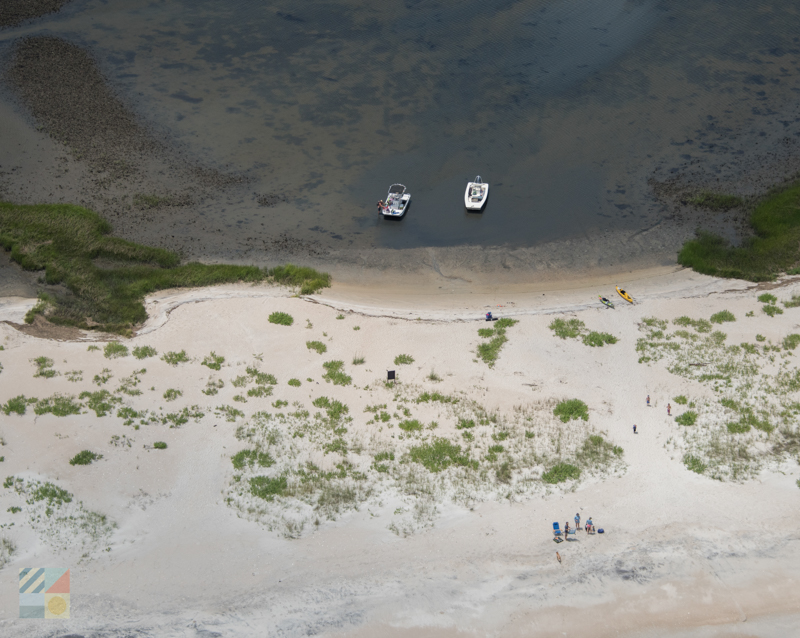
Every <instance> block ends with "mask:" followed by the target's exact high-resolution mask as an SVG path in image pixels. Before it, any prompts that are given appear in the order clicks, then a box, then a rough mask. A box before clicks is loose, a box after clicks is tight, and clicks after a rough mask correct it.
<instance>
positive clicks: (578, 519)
mask: <svg viewBox="0 0 800 638" xmlns="http://www.w3.org/2000/svg"><path fill="white" fill-rule="evenodd" d="M580 528H581V515H580V512H579V513H577V514H575V531H576V532H577V531H578V530H579V529H580Z"/></svg>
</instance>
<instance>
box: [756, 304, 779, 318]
mask: <svg viewBox="0 0 800 638" xmlns="http://www.w3.org/2000/svg"><path fill="white" fill-rule="evenodd" d="M761 310H763V311H764V312H765V313H766V314H768V315H769V316H770V317H774V316H775V315H782V314H783V310H781V309H780V308H779V307H778V306H762V307H761Z"/></svg>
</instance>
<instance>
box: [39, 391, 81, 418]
mask: <svg viewBox="0 0 800 638" xmlns="http://www.w3.org/2000/svg"><path fill="white" fill-rule="evenodd" d="M74 398H75V397H72V396H69V395H62V394H55V395H53V396H52V397H50V398H48V399H40V400H39V401H37V402H36V407H35V408H34V409H33V411H34V412H35V413H36V414H38V415H42V414H48V413H50V414H53V416H69V415H71V414H80V413H81V404H80V403H75V401H74V400H73V399H74Z"/></svg>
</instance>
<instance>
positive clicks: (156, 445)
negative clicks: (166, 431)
mask: <svg viewBox="0 0 800 638" xmlns="http://www.w3.org/2000/svg"><path fill="white" fill-rule="evenodd" d="M153 447H154V448H155V449H157V450H166V449H167V444H166V443H164V441H156V442H155V443H153Z"/></svg>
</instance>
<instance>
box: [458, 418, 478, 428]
mask: <svg viewBox="0 0 800 638" xmlns="http://www.w3.org/2000/svg"><path fill="white" fill-rule="evenodd" d="M474 427H475V421H473V420H472V419H459V420H458V423H456V428H457V429H459V430H468V429H470V428H474Z"/></svg>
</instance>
